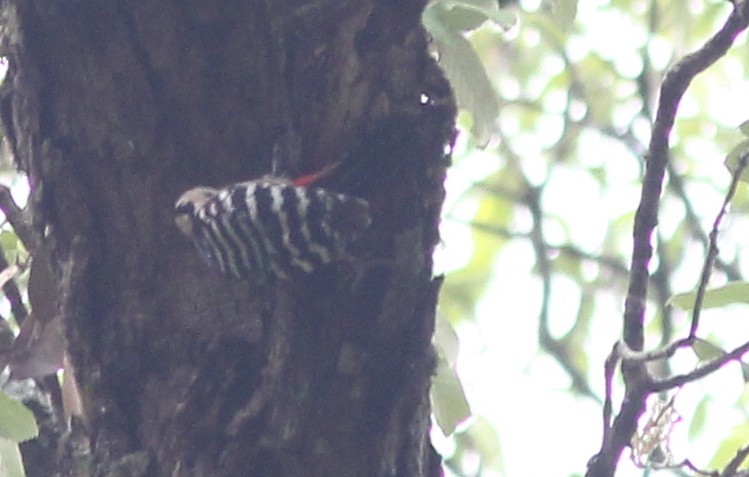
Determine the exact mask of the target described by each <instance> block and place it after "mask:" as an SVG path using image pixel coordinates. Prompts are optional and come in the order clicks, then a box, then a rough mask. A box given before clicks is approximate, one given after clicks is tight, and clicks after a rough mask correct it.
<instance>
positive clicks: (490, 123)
mask: <svg viewBox="0 0 749 477" xmlns="http://www.w3.org/2000/svg"><path fill="white" fill-rule="evenodd" d="M448 35H449V38H448V39H447V41H445V39H441V40H438V39H436V37H435V43H436V46H437V50H438V51H439V53H440V60H439V62H440V65H441V66H442V68H443V69H444V71H445V74H446V75H447V78H448V79H449V80H450V84H451V85H452V87H453V90H454V92H455V98H456V100H457V102H458V106H460V107H461V108H465V109H466V110H468V112H470V113H471V115H472V116H473V128H472V129H471V133H472V134H473V136H474V137H475V138H476V142H477V143H478V144H479V145H480V146H485V145H486V144H487V143H488V142H489V140H490V139H491V137H492V133H493V132H494V121H495V120H496V119H497V116H498V115H499V101H498V100H497V96H496V94H495V93H494V88H493V87H492V84H491V82H490V81H489V77H488V76H487V75H486V71H485V70H484V65H483V64H481V60H479V57H478V55H476V51H475V50H474V49H473V46H471V44H470V43H469V42H468V40H466V39H465V38H463V36H462V35H460V34H457V33H454V34H449V33H448Z"/></svg>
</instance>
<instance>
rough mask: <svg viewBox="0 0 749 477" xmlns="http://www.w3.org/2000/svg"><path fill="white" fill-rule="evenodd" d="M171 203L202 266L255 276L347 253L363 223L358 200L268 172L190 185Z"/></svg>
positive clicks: (283, 273) (300, 268)
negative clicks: (220, 183) (219, 184)
mask: <svg viewBox="0 0 749 477" xmlns="http://www.w3.org/2000/svg"><path fill="white" fill-rule="evenodd" d="M175 209H176V212H177V218H176V221H177V225H178V226H179V228H180V230H181V231H182V232H183V233H184V234H185V235H187V236H188V237H189V238H190V239H192V240H193V242H194V243H195V246H196V248H197V249H198V251H199V253H200V255H201V257H202V258H203V260H204V261H205V262H206V263H207V264H208V265H209V266H211V267H214V268H217V269H218V270H220V271H221V272H222V273H224V274H226V275H231V276H234V277H236V278H250V279H253V280H254V281H257V282H263V281H265V280H266V279H267V278H268V277H275V278H277V279H281V280H283V279H288V278H290V277H292V276H293V275H294V273H295V272H304V273H311V272H313V271H314V270H315V269H317V268H318V267H319V266H321V265H325V264H327V263H331V262H334V261H337V260H341V259H343V258H345V257H347V248H348V245H349V244H350V243H351V242H352V241H353V240H354V239H355V238H357V237H358V236H359V235H361V234H362V233H363V232H364V231H365V230H366V229H367V227H369V224H370V222H371V217H370V214H369V206H368V204H367V202H366V201H364V200H363V199H359V198H355V197H351V196H349V195H345V194H339V193H335V192H331V191H328V190H326V189H321V188H316V187H304V186H298V185H295V184H294V183H293V182H284V181H281V180H277V179H273V178H263V179H259V180H254V181H248V182H241V183H238V184H233V185H230V186H227V187H225V188H223V189H212V188H207V187H198V188H195V189H190V190H188V191H187V192H185V193H184V194H182V196H181V197H180V198H179V200H178V201H177V203H176V205H175Z"/></svg>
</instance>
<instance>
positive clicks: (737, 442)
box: [708, 423, 749, 469]
mask: <svg viewBox="0 0 749 477" xmlns="http://www.w3.org/2000/svg"><path fill="white" fill-rule="evenodd" d="M747 439H749V424H748V423H742V424H739V425H737V426H736V427H734V428H733V431H732V432H731V434H730V435H729V436H728V438H724V439H722V441H721V443H720V447H718V450H717V452H716V453H715V455H714V456H713V458H712V459H711V460H710V463H709V464H708V467H710V468H712V469H716V468H723V467H725V465H726V464H727V463H728V462H729V461H730V460H731V459H732V458H733V457H734V456H735V455H736V451H737V450H738V449H740V448H742V447H743V446H744V445H746V442H747Z"/></svg>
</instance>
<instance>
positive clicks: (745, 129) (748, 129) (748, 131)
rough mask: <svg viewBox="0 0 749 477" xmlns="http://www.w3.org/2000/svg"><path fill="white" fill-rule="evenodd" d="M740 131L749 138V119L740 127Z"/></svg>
mask: <svg viewBox="0 0 749 477" xmlns="http://www.w3.org/2000/svg"><path fill="white" fill-rule="evenodd" d="M739 131H741V134H743V135H744V136H747V137H749V119H747V120H746V121H744V122H743V123H741V124H740V125H739Z"/></svg>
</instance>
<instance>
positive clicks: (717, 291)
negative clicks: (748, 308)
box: [669, 282, 749, 310]
mask: <svg viewBox="0 0 749 477" xmlns="http://www.w3.org/2000/svg"><path fill="white" fill-rule="evenodd" d="M696 298H697V292H688V293H678V294H676V295H674V296H672V297H671V299H670V300H669V303H672V304H674V305H676V306H678V307H679V308H682V309H684V310H691V309H693V308H694V302H695V300H696ZM735 303H749V283H748V282H730V283H728V284H726V285H724V286H722V287H718V288H713V289H712V290H707V291H706V292H705V297H704V299H703V301H702V308H718V307H721V306H726V305H733V304H735Z"/></svg>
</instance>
